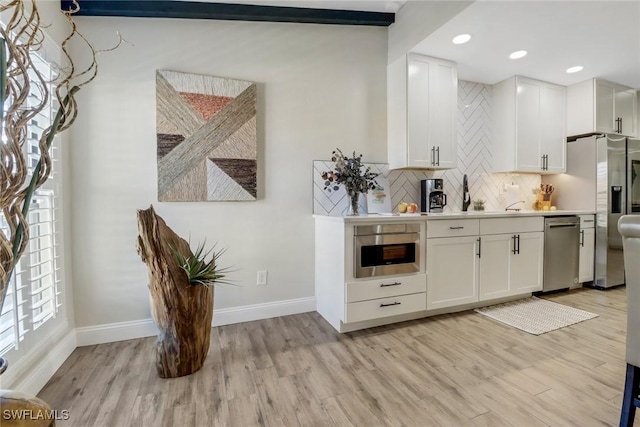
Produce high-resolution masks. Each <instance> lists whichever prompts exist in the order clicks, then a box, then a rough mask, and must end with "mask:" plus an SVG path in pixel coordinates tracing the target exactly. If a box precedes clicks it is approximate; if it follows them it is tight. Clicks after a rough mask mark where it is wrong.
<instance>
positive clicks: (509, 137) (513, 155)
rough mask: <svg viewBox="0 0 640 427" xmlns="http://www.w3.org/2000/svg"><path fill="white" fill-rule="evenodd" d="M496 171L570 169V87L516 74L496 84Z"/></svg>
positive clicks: (558, 170) (536, 171)
mask: <svg viewBox="0 0 640 427" xmlns="http://www.w3.org/2000/svg"><path fill="white" fill-rule="evenodd" d="M493 125H494V138H495V144H496V147H495V148H496V149H495V158H494V170H495V171H496V172H535V173H563V172H564V171H565V170H566V88H565V87H564V86H558V85H555V84H552V83H547V82H543V81H540V80H534V79H529V78H526V77H521V76H514V77H511V78H509V79H507V80H504V81H502V82H500V83H498V84H496V85H494V86H493Z"/></svg>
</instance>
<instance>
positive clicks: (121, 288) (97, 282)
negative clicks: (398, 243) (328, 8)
mask: <svg viewBox="0 0 640 427" xmlns="http://www.w3.org/2000/svg"><path fill="white" fill-rule="evenodd" d="M77 22H78V24H79V27H80V29H81V30H82V31H83V32H84V34H85V35H86V36H87V38H88V39H89V40H92V41H93V42H94V44H95V45H96V47H98V48H104V47H108V46H109V45H110V43H112V41H114V40H115V31H116V30H119V31H120V32H121V33H122V35H123V36H124V37H125V38H126V39H127V40H128V41H130V42H132V43H134V45H135V46H130V45H124V46H122V47H121V48H119V49H118V50H117V51H115V52H110V53H104V54H101V55H100V57H99V61H100V70H99V76H98V78H96V80H95V81H94V82H92V83H91V84H90V85H89V86H87V87H85V88H84V89H82V90H81V91H80V93H79V96H78V99H79V103H80V117H79V118H78V121H77V122H76V124H75V126H74V127H73V129H72V130H71V140H72V141H71V143H72V153H71V166H72V169H71V173H72V187H71V195H72V221H73V236H72V248H73V278H74V283H75V289H74V298H75V310H76V324H77V326H79V327H87V326H91V325H100V324H109V323H114V322H125V321H132V320H136V319H145V318H148V317H149V316H150V314H149V308H148V292H147V288H146V284H147V268H146V266H145V265H144V264H143V263H142V261H141V260H140V258H139V256H138V255H137V254H136V250H135V244H136V236H137V226H136V216H135V214H136V209H140V208H147V207H148V206H149V205H150V204H153V205H154V206H155V208H156V211H157V212H158V213H159V214H160V215H161V216H162V217H164V219H165V220H166V221H167V223H168V224H169V225H170V226H171V227H172V228H173V229H174V230H175V231H176V232H177V233H179V234H180V235H182V236H183V237H185V238H187V237H188V236H189V235H191V241H192V242H194V243H195V242H199V241H201V240H202V239H204V238H205V237H206V238H207V242H208V243H213V242H218V243H219V246H220V247H226V248H228V251H227V253H226V254H225V255H224V256H223V257H222V259H221V264H224V265H232V266H234V267H236V268H237V269H238V271H237V272H236V273H233V274H232V275H231V277H232V278H233V279H235V280H236V281H237V282H238V284H239V285H241V286H239V287H218V288H217V289H216V299H215V307H216V309H220V308H230V307H237V306H244V305H249V304H259V303H267V302H272V301H282V300H288V299H294V298H302V297H313V295H314V237H313V228H314V224H313V219H312V217H311V209H312V185H311V172H310V171H311V165H312V160H314V159H326V158H328V157H329V156H330V153H331V150H332V149H334V148H335V147H340V148H342V149H344V150H347V151H352V150H356V151H361V152H362V153H364V155H365V159H366V160H369V161H378V162H384V161H386V62H387V29H386V28H367V27H345V26H326V25H309V24H306V25H305V24H279V23H249V22H231V21H204V20H177V19H171V20H168V19H137V18H126V19H124V18H123V19H121V18H77ZM156 69H170V70H176V71H182V72H190V73H200V74H208V75H214V76H221V77H230V78H236V79H244V80H250V81H255V82H257V83H258V111H259V113H258V139H259V141H258V156H259V170H258V181H259V186H258V195H259V200H258V201H257V202H237V203H233V202H222V203H221V202H218V203H158V202H157V172H156V135H155V70H156ZM257 270H268V271H269V284H268V286H266V287H257V286H256V285H255V280H256V271H257ZM214 319H215V312H214Z"/></svg>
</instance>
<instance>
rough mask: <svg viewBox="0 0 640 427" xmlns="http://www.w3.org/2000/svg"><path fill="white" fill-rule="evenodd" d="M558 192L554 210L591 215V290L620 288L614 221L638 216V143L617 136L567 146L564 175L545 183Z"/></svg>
mask: <svg viewBox="0 0 640 427" xmlns="http://www.w3.org/2000/svg"><path fill="white" fill-rule="evenodd" d="M547 181H548V183H553V184H554V185H555V186H556V188H557V192H558V196H557V199H556V206H558V208H559V209H588V210H595V211H596V247H595V258H596V260H595V276H594V277H595V281H594V283H593V285H594V286H595V287H597V288H610V287H612V286H617V285H622V284H624V261H623V256H622V238H621V237H620V233H618V220H619V219H620V217H621V216H622V215H627V214H640V140H638V139H631V138H627V137H624V136H620V135H597V136H590V137H586V138H579V139H577V140H575V141H572V142H569V143H568V144H567V173H566V174H562V175H558V176H555V177H549V178H548V179H545V182H547Z"/></svg>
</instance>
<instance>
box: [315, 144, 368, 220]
mask: <svg viewBox="0 0 640 427" xmlns="http://www.w3.org/2000/svg"><path fill="white" fill-rule="evenodd" d="M331 161H332V162H334V163H335V166H334V170H331V171H326V172H322V174H321V176H322V179H324V189H325V190H326V191H329V192H331V191H338V190H339V189H340V186H341V185H342V186H344V189H345V191H346V192H347V197H348V198H349V213H348V215H359V214H360V212H359V209H358V201H359V199H360V193H368V192H369V190H373V189H374V188H375V187H377V185H378V183H377V182H376V177H377V176H378V175H380V174H378V173H375V172H371V168H370V167H368V166H365V165H363V164H362V154H356V152H355V151H354V152H353V155H352V156H351V157H347V156H345V155H344V154H343V153H342V151H341V150H340V149H339V148H336V149H335V151H333V152H332V153H331Z"/></svg>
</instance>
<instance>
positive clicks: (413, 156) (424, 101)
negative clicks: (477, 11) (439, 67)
mask: <svg viewBox="0 0 640 427" xmlns="http://www.w3.org/2000/svg"><path fill="white" fill-rule="evenodd" d="M407 61H408V63H407V67H408V69H407V72H408V77H407V139H408V141H407V161H408V164H407V166H410V167H419V168H431V167H433V165H434V157H433V153H432V151H431V147H430V146H429V114H430V111H429V105H430V102H429V99H430V97H431V94H430V93H429V90H430V86H429V79H430V77H431V76H430V73H431V64H430V62H429V61H428V59H427V58H422V57H420V56H417V55H411V56H409V58H408V60H407Z"/></svg>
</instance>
